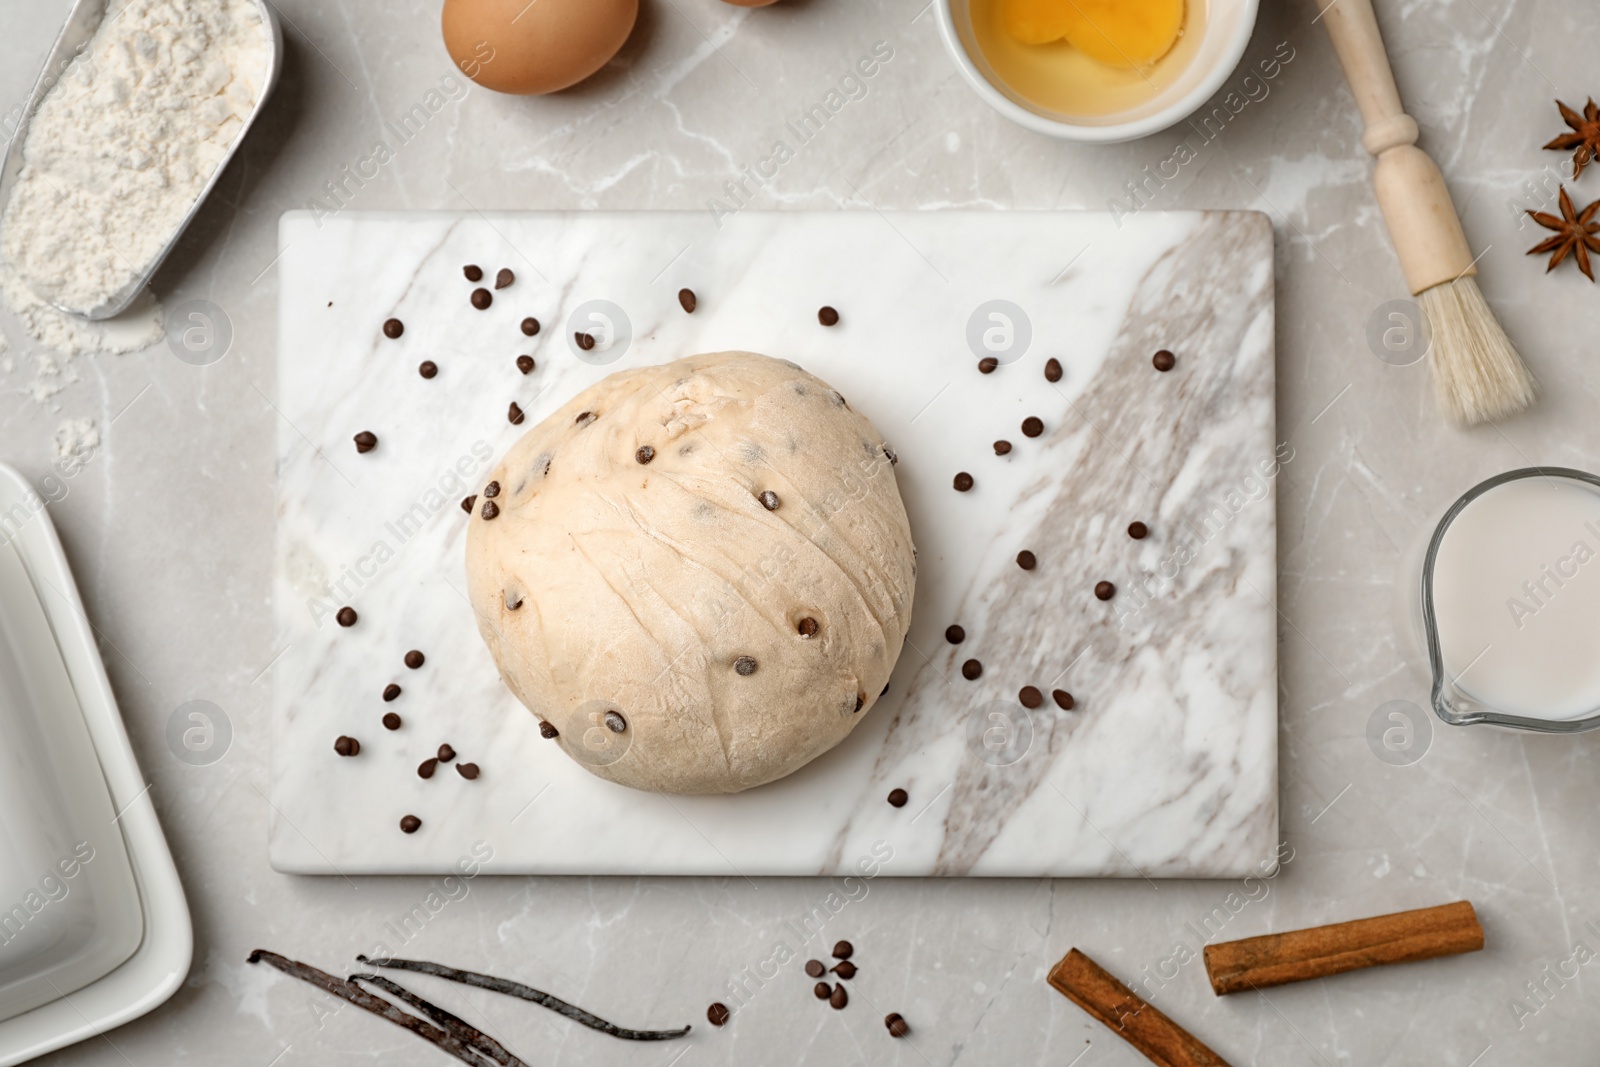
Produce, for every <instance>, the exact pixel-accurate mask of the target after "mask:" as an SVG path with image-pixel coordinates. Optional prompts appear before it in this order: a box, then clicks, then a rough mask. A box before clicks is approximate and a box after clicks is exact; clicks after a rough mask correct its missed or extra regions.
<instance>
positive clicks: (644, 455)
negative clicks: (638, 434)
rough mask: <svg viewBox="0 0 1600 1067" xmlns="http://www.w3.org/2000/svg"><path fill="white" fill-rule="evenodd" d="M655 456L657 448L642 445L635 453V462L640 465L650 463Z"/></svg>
mask: <svg viewBox="0 0 1600 1067" xmlns="http://www.w3.org/2000/svg"><path fill="white" fill-rule="evenodd" d="M655 458H656V450H655V449H653V448H651V447H650V446H649V445H640V446H639V451H637V452H635V453H634V454H633V459H634V462H636V463H638V464H639V465H640V466H643V465H644V464H646V463H649V462H650V461H651V460H653V459H655Z"/></svg>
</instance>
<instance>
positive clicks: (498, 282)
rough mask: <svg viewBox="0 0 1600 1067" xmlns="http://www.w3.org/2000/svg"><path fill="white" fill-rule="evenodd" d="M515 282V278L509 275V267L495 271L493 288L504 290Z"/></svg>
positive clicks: (513, 275)
mask: <svg viewBox="0 0 1600 1067" xmlns="http://www.w3.org/2000/svg"><path fill="white" fill-rule="evenodd" d="M516 280H517V276H516V275H515V274H512V273H511V268H510V267H501V268H500V269H499V270H497V271H495V274H494V287H495V288H496V289H504V288H505V287H506V286H508V285H510V284H511V283H512V282H514V281H516Z"/></svg>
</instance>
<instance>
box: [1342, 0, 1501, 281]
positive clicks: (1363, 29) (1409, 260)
mask: <svg viewBox="0 0 1600 1067" xmlns="http://www.w3.org/2000/svg"><path fill="white" fill-rule="evenodd" d="M1321 17H1322V20H1323V21H1324V22H1326V23H1327V24H1328V36H1330V37H1332V38H1333V50H1334V51H1335V52H1336V53H1338V55H1339V65H1340V66H1342V67H1343V68H1344V76H1345V80H1346V81H1348V82H1349V83H1350V91H1351V92H1353V93H1354V94H1355V98H1356V105H1357V106H1358V107H1360V108H1361V118H1362V120H1363V121H1364V122H1365V123H1366V132H1365V133H1364V134H1363V135H1362V137H1361V143H1362V145H1364V146H1365V147H1366V149H1367V151H1368V152H1371V153H1372V154H1373V155H1374V156H1376V157H1378V165H1377V167H1376V168H1374V170H1373V174H1372V184H1373V188H1374V189H1375V190H1376V192H1377V194H1378V206H1379V207H1380V208H1382V209H1383V221H1384V222H1385V223H1386V224H1387V225H1388V227H1389V238H1390V240H1392V241H1393V242H1394V250H1395V252H1396V253H1398V254H1399V256H1400V269H1401V270H1402V271H1404V272H1405V276H1406V284H1407V285H1409V286H1410V287H1411V292H1412V293H1413V294H1416V293H1420V292H1422V291H1423V290H1424V289H1432V288H1433V287H1434V286H1436V285H1441V284H1443V283H1445V282H1450V281H1454V280H1455V279H1457V278H1460V277H1463V276H1466V275H1472V274H1476V273H1477V268H1476V267H1474V266H1473V265H1472V252H1471V250H1470V249H1469V248H1468V247H1467V235H1466V234H1465V233H1463V232H1462V230H1461V218H1460V216H1459V215H1457V214H1456V209H1455V205H1454V204H1453V203H1451V201H1450V190H1449V189H1447V188H1445V184H1444V175H1442V174H1440V173H1439V168H1438V166H1437V165H1436V164H1435V163H1434V162H1433V160H1432V159H1429V158H1428V154H1427V153H1426V152H1424V151H1423V150H1422V149H1420V148H1418V147H1417V145H1416V141H1417V122H1416V120H1415V119H1413V118H1412V117H1411V116H1410V115H1407V114H1406V111H1405V107H1404V106H1403V105H1402V104H1401V103H1400V90H1399V89H1397V88H1396V87H1395V83H1394V71H1393V70H1392V69H1391V68H1390V66H1389V56H1388V53H1386V52H1385V51H1384V47H1383V36H1382V34H1380V33H1379V32H1378V19H1377V16H1375V15H1374V14H1373V12H1372V0H1332V2H1331V3H1328V4H1326V6H1324V7H1323V9H1322V16H1321Z"/></svg>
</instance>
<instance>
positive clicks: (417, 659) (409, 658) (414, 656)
mask: <svg viewBox="0 0 1600 1067" xmlns="http://www.w3.org/2000/svg"><path fill="white" fill-rule="evenodd" d="M426 662H428V657H427V656H424V655H423V654H422V653H421V652H418V651H417V650H416V649H414V648H413V649H412V650H411V651H410V652H407V653H406V666H407V667H410V668H411V669H412V670H416V669H417V668H418V667H420V666H422V665H423V664H424V663H426Z"/></svg>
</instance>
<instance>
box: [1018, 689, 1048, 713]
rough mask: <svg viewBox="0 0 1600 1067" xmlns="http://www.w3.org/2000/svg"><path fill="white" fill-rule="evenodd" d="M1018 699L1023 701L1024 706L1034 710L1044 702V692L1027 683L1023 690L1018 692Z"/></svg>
mask: <svg viewBox="0 0 1600 1067" xmlns="http://www.w3.org/2000/svg"><path fill="white" fill-rule="evenodd" d="M1017 699H1018V700H1020V701H1022V706H1023V707H1025V708H1027V709H1028V710H1029V711H1032V710H1033V709H1034V708H1036V707H1038V706H1039V705H1040V704H1043V703H1044V694H1043V693H1041V692H1039V690H1038V689H1036V688H1034V687H1033V686H1031V685H1025V686H1023V687H1022V689H1021V691H1019V692H1018V693H1017Z"/></svg>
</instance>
